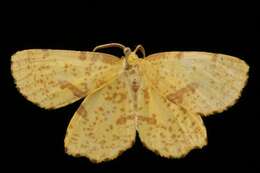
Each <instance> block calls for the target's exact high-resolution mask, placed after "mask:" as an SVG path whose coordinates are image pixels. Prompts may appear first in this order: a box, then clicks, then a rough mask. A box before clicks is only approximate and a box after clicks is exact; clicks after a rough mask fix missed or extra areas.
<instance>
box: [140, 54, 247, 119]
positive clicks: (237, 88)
mask: <svg viewBox="0 0 260 173" xmlns="http://www.w3.org/2000/svg"><path fill="white" fill-rule="evenodd" d="M145 60H147V63H146V65H147V67H146V69H148V70H149V72H148V73H147V74H148V78H149V80H151V81H152V85H154V86H155V87H156V88H157V89H158V91H159V92H160V93H161V94H162V95H163V96H164V97H165V98H167V99H168V100H169V101H171V102H172V103H174V104H176V105H179V106H182V107H184V108H185V109H187V110H188V111H191V112H195V113H199V114H200V115H202V116H207V115H210V114H213V113H214V112H222V111H223V110H225V109H226V108H227V107H228V106H231V105H233V104H234V103H235V101H236V99H238V98H239V97H240V93H241V91H242V89H243V87H244V86H245V84H246V81H247V78H248V75H247V73H248V70H249V66H248V65H247V64H246V63H245V62H244V61H243V60H240V59H238V58H236V57H232V56H229V55H224V54H215V53H207V52H163V53H156V54H152V55H150V56H148V57H146V58H145Z"/></svg>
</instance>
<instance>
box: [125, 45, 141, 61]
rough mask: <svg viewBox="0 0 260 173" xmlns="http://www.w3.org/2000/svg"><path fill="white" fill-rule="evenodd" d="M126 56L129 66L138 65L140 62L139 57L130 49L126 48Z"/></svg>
mask: <svg viewBox="0 0 260 173" xmlns="http://www.w3.org/2000/svg"><path fill="white" fill-rule="evenodd" d="M124 54H125V57H124V58H125V59H126V61H127V63H128V64H129V65H134V64H136V62H137V60H138V56H137V55H136V53H135V52H132V51H131V49H130V48H129V47H126V48H124Z"/></svg>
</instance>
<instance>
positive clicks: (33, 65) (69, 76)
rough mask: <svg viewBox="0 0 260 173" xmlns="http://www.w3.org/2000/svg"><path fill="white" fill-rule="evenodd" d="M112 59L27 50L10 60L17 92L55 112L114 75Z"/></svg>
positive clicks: (93, 54)
mask: <svg viewBox="0 0 260 173" xmlns="http://www.w3.org/2000/svg"><path fill="white" fill-rule="evenodd" d="M120 63H121V60H120V59H119V58H117V57H115V56H113V55H109V54H104V53H97V52H82V51H71V50H49V49H47V50H41V49H29V50H23V51H19V52H17V53H15V54H14V55H13V56H12V65H11V70H12V75H13V77H14V79H15V83H16V87H17V88H18V90H19V91H20V92H21V93H22V94H23V95H24V96H25V97H26V98H27V99H28V100H30V101H31V102H33V103H35V104H37V105H39V106H40V107H43V108H46V109H50V108H59V107H62V106H65V105H67V104H70V103H73V102H74V101H76V100H78V99H80V98H82V97H84V96H87V95H88V94H89V93H90V92H93V91H94V90H96V89H98V88H100V87H102V86H103V85H104V84H105V83H106V82H108V81H109V80H110V79H112V78H114V76H116V75H117V73H118V70H119V69H120Z"/></svg>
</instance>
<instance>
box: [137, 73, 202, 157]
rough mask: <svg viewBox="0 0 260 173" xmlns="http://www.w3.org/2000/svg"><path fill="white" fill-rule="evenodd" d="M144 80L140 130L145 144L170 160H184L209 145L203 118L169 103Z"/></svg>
mask: <svg viewBox="0 0 260 173" xmlns="http://www.w3.org/2000/svg"><path fill="white" fill-rule="evenodd" d="M143 77H144V78H143V81H142V86H141V90H140V93H139V99H138V104H137V105H139V108H138V113H137V115H138V123H137V129H138V133H139V137H140V139H141V141H142V143H143V144H144V145H145V146H146V147H147V148H148V149H150V150H152V151H154V152H155V153H157V154H159V155H160V156H163V157H167V158H179V157H183V156H185V155H186V154H187V153H188V152H189V151H190V150H192V149H194V148H202V147H203V146H204V145H206V144H207V133H206V129H205V127H204V125H203V121H202V119H201V117H200V116H199V115H197V114H195V113H192V112H188V111H187V110H186V109H185V108H183V107H181V106H178V105H176V104H174V103H172V102H170V101H169V100H167V99H166V98H165V97H163V96H162V95H160V93H159V92H158V91H157V89H156V88H155V87H154V86H153V85H152V83H150V81H149V79H145V75H144V76H143Z"/></svg>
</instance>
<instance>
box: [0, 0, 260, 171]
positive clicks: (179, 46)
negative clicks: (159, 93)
mask: <svg viewBox="0 0 260 173" xmlns="http://www.w3.org/2000/svg"><path fill="white" fill-rule="evenodd" d="M1 7H2V8H3V11H2V12H1V13H2V14H1V18H2V20H1V23H2V26H1V39H0V43H1V47H0V53H1V54H0V87H1V90H0V92H1V128H2V131H1V136H2V138H1V144H3V146H4V147H2V148H1V152H2V153H3V154H2V155H1V156H2V157H3V159H2V161H1V164H2V165H4V166H6V168H7V169H8V170H9V171H10V170H13V169H18V170H34V171H35V172H39V171H41V170H44V171H52V170H56V171H68V172H69V171H73V172H93V171H103V172H113V171H123V172H125V171H130V172H138V171H147V172H148V171H149V172H150V171H156V172H158V171H170V172H185V171H195V172H197V171H202V170H206V171H209V172H212V171H215V170H219V171H227V170H231V171H234V170H245V171H247V172H256V167H257V165H256V164H257V161H259V160H257V157H258V154H259V153H257V151H259V149H258V147H259V146H258V145H257V140H258V138H259V134H258V132H257V129H259V128H258V127H257V126H259V125H258V122H257V116H259V109H257V108H258V107H259V105H258V104H259V101H258V99H257V97H258V96H259V92H258V91H257V89H259V85H258V83H257V78H258V77H257V73H256V71H257V68H258V67H257V66H258V65H257V64H258V61H259V56H257V54H258V52H257V51H258V50H259V47H258V49H257V40H259V28H257V21H258V22H259V18H258V17H257V12H256V11H254V10H255V9H254V8H253V7H254V5H253V4H251V5H250V4H239V3H238V2H235V3H233V4H227V3H223V4H222V3H213V2H210V3H208V4H204V3H201V4H196V3H190V2H187V3H183V4H181V3H178V4H177V3H176V4H173V3H163V2H160V4H157V3H152V2H148V1H147V2H146V3H144V4H140V2H126V1H121V2H118V3H113V4H111V2H106V3H104V2H97V3H85V4H77V5H75V4H69V3H64V2H63V3H62V4H54V3H47V2H35V3H33V4H32V3H28V4H24V3H23V4H22V3H20V4H17V3H13V4H12V3H10V4H8V5H7V6H1ZM5 7H6V8H5ZM109 42H119V43H123V44H125V45H127V46H130V47H132V48H133V47H135V46H136V45H137V44H143V46H144V47H145V49H146V52H147V54H151V53H155V52H159V51H171V50H177V51H185V50H187V51H189V50H194V51H208V52H218V53H224V54H229V55H233V56H236V57H240V58H241V59H243V60H245V61H246V62H247V63H248V64H249V66H250V72H249V81H248V85H247V86H246V87H245V89H244V91H243V92H242V97H241V98H240V99H239V100H238V102H237V104H236V105H234V106H233V107H231V108H230V109H228V110H226V111H225V112H223V113H220V114H217V115H215V116H211V117H208V118H203V120H204V123H205V126H206V128H207V133H208V145H207V146H206V147H204V148H203V149H202V150H193V151H191V152H190V153H189V154H188V155H187V156H186V157H185V158H183V159H165V158H161V157H159V156H157V155H155V154H154V153H152V152H151V151H148V150H147V149H146V148H144V147H143V146H142V144H141V143H140V140H139V139H137V141H136V143H135V145H134V146H133V147H132V148H131V149H129V150H127V151H126V152H125V153H124V154H123V155H121V156H120V157H118V158H117V159H115V160H113V161H110V162H106V163H102V164H98V165H96V164H92V163H90V162H89V160H88V159H85V158H73V157H71V156H68V155H66V154H65V153H64V148H63V139H64V135H65V132H66V127H67V125H68V123H69V121H70V119H71V117H72V115H73V113H74V112H75V111H76V109H77V108H78V106H79V105H80V102H81V101H82V100H81V101H78V102H76V103H74V104H72V105H69V106H67V107H64V108H61V109H58V110H53V111H47V110H43V109H41V108H39V107H37V106H35V105H33V104H32V103H30V102H29V101H27V100H26V99H25V98H23V97H22V95H21V94H19V92H18V91H17V90H16V88H15V85H14V82H13V78H12V76H11V73H10V56H11V55H12V54H13V53H15V52H16V51H18V50H23V49H29V48H46V49H70V50H92V49H93V47H94V46H96V45H99V44H103V43H109ZM258 42H259V41H258ZM258 46H259V44H258ZM114 53H116V54H119V52H114ZM258 131H259V130H258ZM9 171H7V172H9Z"/></svg>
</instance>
